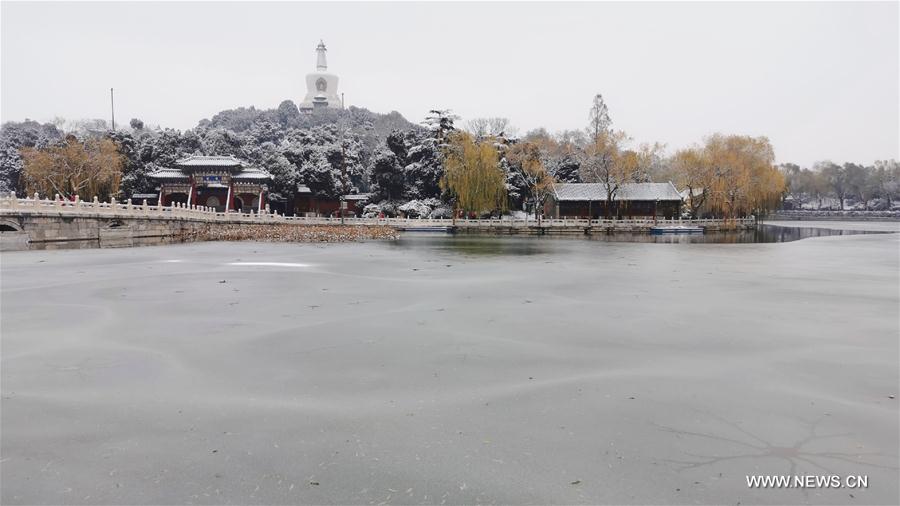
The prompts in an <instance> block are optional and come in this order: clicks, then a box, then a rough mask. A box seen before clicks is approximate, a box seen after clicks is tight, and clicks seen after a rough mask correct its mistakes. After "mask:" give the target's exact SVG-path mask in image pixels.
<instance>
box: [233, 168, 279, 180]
mask: <svg viewBox="0 0 900 506" xmlns="http://www.w3.org/2000/svg"><path fill="white" fill-rule="evenodd" d="M232 179H234V180H235V181H242V180H254V181H258V180H261V179H272V174H269V173H268V172H266V171H264V170H262V169H257V168H256V167H246V168H244V170H242V171H240V172H238V173H237V174H235V175H234V176H232Z"/></svg>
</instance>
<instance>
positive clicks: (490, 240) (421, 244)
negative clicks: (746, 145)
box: [393, 225, 889, 256]
mask: <svg viewBox="0 0 900 506" xmlns="http://www.w3.org/2000/svg"><path fill="white" fill-rule="evenodd" d="M882 233H889V232H873V231H864V230H831V229H826V228H813V227H782V226H776V225H760V226H759V227H758V228H756V229H754V230H741V231H732V232H709V233H706V234H662V235H651V234H648V233H639V232H636V233H623V232H617V233H614V234H594V235H584V236H581V235H577V236H576V235H570V236H506V237H497V236H488V235H451V234H443V233H433V232H404V233H403V234H401V235H400V239H398V240H396V241H394V242H393V244H394V246H395V247H398V248H417V249H428V250H433V251H436V252H447V253H456V254H463V255H472V256H484V255H497V256H506V255H538V254H544V253H551V252H553V251H555V250H556V249H558V247H559V246H560V243H559V242H558V240H560V239H563V240H573V241H581V240H588V241H602V242H647V243H668V244H678V243H684V244H689V243H711V244H743V243H769V242H791V241H798V240H800V239H806V238H808V237H825V236H832V235H855V234H882Z"/></svg>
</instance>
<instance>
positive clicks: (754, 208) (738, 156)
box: [704, 134, 784, 218]
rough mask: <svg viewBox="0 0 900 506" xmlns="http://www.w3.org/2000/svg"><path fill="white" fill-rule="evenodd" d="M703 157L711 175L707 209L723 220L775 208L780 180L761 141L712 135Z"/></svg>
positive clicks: (780, 190) (764, 141)
mask: <svg viewBox="0 0 900 506" xmlns="http://www.w3.org/2000/svg"><path fill="white" fill-rule="evenodd" d="M704 155H705V157H706V159H707V163H708V164H709V170H710V171H711V176H710V184H709V192H710V195H709V206H710V208H711V209H712V210H713V211H716V212H719V213H721V214H723V215H724V216H725V217H726V218H729V217H735V216H738V215H745V214H749V213H753V212H760V211H766V210H769V209H773V208H774V207H775V206H777V205H778V202H779V200H780V199H781V195H782V193H783V192H784V177H783V176H782V174H781V172H779V171H778V169H777V168H776V167H775V165H774V162H775V153H774V150H773V149H772V145H771V144H770V143H769V140H768V139H767V138H765V137H750V136H742V135H728V136H725V135H721V134H716V135H713V136H711V137H709V138H708V139H707V141H706V146H705V147H704Z"/></svg>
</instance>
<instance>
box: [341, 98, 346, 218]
mask: <svg viewBox="0 0 900 506" xmlns="http://www.w3.org/2000/svg"><path fill="white" fill-rule="evenodd" d="M344 114H346V111H345V110H344V94H343V93H341V122H340V128H341V137H340V139H341V186H344V187H346V186H347V152H346V151H345V150H344V129H345V127H346V121H345V118H344ZM344 191H345V190H343V189H342V190H341V200H340V202H341V204H340V206H341V225H343V224H344V208H345V207H346V206H347V201H346V199H345V195H344Z"/></svg>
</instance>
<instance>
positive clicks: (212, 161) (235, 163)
mask: <svg viewBox="0 0 900 506" xmlns="http://www.w3.org/2000/svg"><path fill="white" fill-rule="evenodd" d="M175 165H178V166H181V167H240V166H241V165H243V162H241V161H240V160H238V159H237V158H235V157H233V156H231V155H229V156H199V155H191V156H189V157H187V158H182V159H181V160H178V161H177V162H175Z"/></svg>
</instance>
